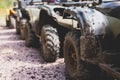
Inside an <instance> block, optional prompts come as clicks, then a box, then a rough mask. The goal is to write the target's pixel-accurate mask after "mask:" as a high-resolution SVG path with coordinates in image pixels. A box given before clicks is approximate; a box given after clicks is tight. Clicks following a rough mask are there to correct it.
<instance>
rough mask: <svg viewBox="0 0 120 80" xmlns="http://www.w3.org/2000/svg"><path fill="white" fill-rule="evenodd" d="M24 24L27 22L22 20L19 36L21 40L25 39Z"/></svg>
mask: <svg viewBox="0 0 120 80" xmlns="http://www.w3.org/2000/svg"><path fill="white" fill-rule="evenodd" d="M26 24H27V20H26V19H22V20H21V23H20V36H21V39H22V40H24V39H25V26H26Z"/></svg>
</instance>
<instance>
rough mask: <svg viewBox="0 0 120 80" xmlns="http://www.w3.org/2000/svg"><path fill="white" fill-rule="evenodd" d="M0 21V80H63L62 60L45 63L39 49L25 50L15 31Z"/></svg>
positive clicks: (63, 68)
mask: <svg viewBox="0 0 120 80" xmlns="http://www.w3.org/2000/svg"><path fill="white" fill-rule="evenodd" d="M4 26H5V22H4V20H3V19H0V64H1V65H0V80H65V65H64V59H63V58H61V59H58V60H57V61H56V62H54V63H46V62H45V61H44V60H43V59H42V58H41V56H40V51H39V49H35V48H27V47H26V46H25V42H24V41H23V40H20V37H19V36H18V35H16V32H15V29H7V28H5V27H4Z"/></svg>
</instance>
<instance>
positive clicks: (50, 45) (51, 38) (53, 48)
mask: <svg viewBox="0 0 120 80" xmlns="http://www.w3.org/2000/svg"><path fill="white" fill-rule="evenodd" d="M59 44H60V42H59V37H58V33H57V30H56V29H55V28H53V27H52V26H50V25H45V26H43V28H42V31H41V48H42V56H43V58H44V60H45V61H47V62H54V61H55V60H56V59H57V57H58V56H59V49H60V45H59Z"/></svg>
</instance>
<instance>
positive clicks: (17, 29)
mask: <svg viewBox="0 0 120 80" xmlns="http://www.w3.org/2000/svg"><path fill="white" fill-rule="evenodd" d="M16 34H20V19H19V18H18V17H17V19H16Z"/></svg>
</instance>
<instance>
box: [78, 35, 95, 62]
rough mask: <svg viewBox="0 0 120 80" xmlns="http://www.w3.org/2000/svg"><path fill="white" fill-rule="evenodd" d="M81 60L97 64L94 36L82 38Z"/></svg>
mask: <svg viewBox="0 0 120 80" xmlns="http://www.w3.org/2000/svg"><path fill="white" fill-rule="evenodd" d="M80 52H81V59H82V60H83V61H87V62H89V63H96V62H95V60H93V59H94V58H96V56H97V51H96V42H95V38H94V37H92V36H81V37H80Z"/></svg>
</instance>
